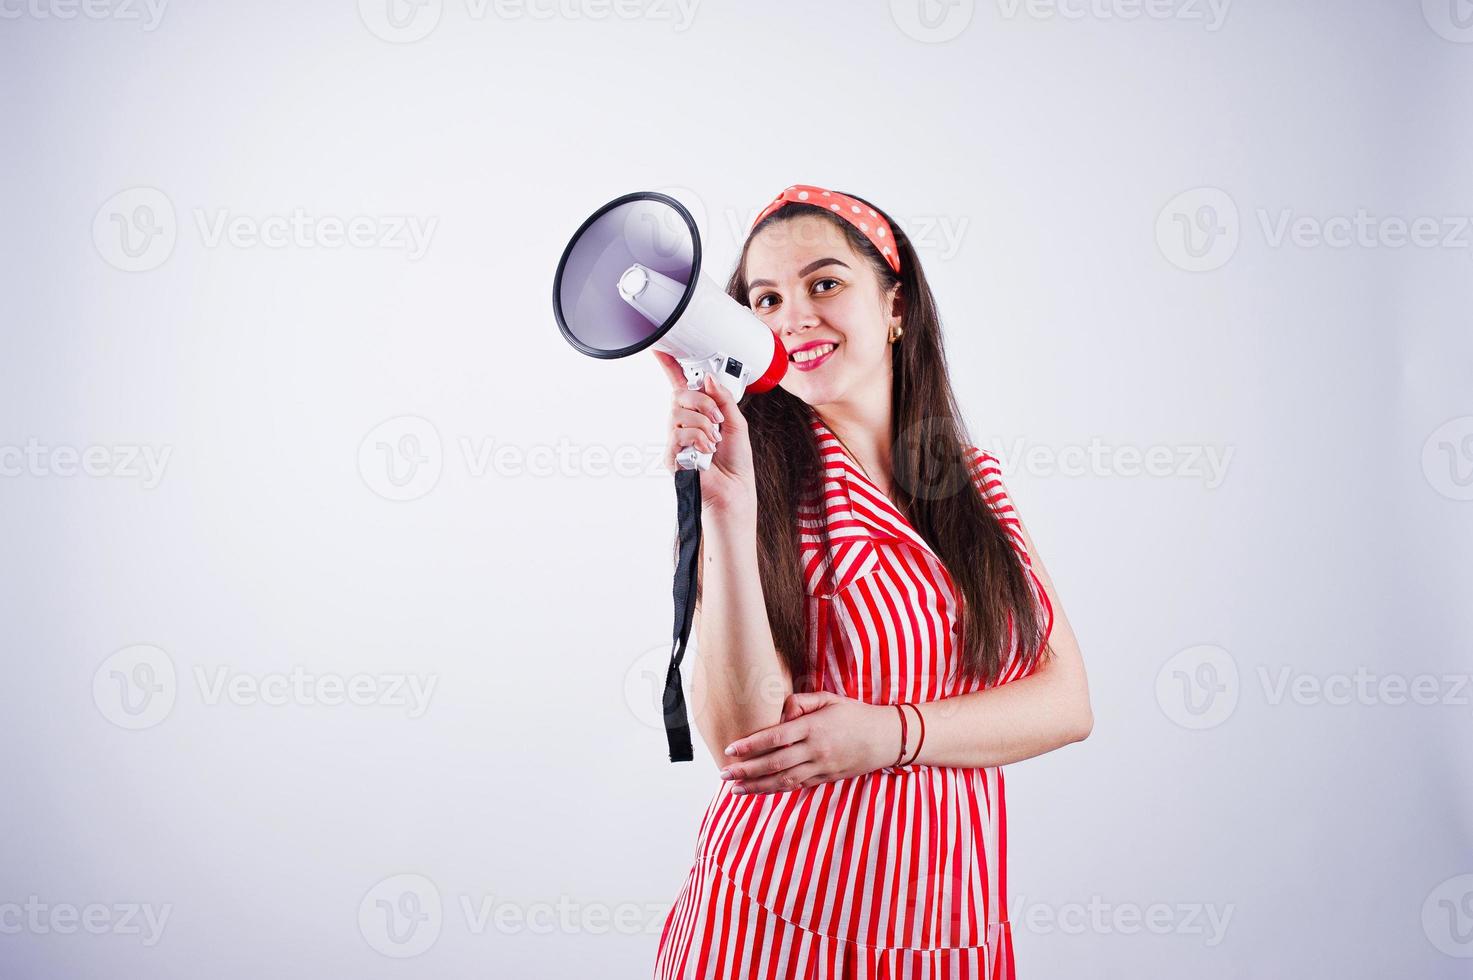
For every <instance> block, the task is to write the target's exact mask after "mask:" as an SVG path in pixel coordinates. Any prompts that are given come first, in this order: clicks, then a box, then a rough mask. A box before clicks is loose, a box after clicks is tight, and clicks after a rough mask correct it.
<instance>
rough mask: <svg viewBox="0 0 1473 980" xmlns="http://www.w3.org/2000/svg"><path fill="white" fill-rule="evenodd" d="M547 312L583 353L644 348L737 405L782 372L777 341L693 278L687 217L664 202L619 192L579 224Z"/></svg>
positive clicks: (689, 457)
mask: <svg viewBox="0 0 1473 980" xmlns="http://www.w3.org/2000/svg"><path fill="white" fill-rule="evenodd" d="M552 309H553V315H554V316H556V317H557V325H558V329H559V330H560V331H562V334H563V337H565V338H566V339H567V341H568V343H570V344H572V345H573V346H574V347H575V348H577V349H578V350H580V351H582V352H583V353H585V354H588V355H590V356H592V357H600V358H615V357H628V356H629V355H631V354H637V353H639V352H640V351H642V350H644V349H645V348H648V347H653V348H655V349H656V350H662V351H664V352H665V353H667V354H669V355H670V356H672V357H674V358H675V359H676V360H677V361H679V362H680V365H681V367H682V369H684V371H685V377H686V384H687V386H688V387H689V388H692V389H696V390H699V389H700V388H701V386H702V385H703V384H704V383H705V380H706V375H707V374H711V375H714V376H715V378H716V380H717V381H719V382H720V383H721V384H723V385H725V386H726V389H727V390H728V391H730V392H731V393H732V397H734V398H737V399H740V398H741V397H742V395H743V394H744V393H745V392H747V391H751V392H754V393H761V392H765V391H769V390H771V389H772V388H774V387H776V385H777V383H778V382H779V381H781V380H782V378H783V375H784V374H785V373H787V369H788V352H787V349H786V348H784V347H783V344H782V341H780V340H779V339H778V338H777V335H776V334H775V333H774V332H773V331H772V330H771V329H770V328H769V327H768V326H767V325H766V324H764V323H763V322H762V321H761V320H759V319H758V318H757V315H756V314H755V313H753V312H752V311H751V310H750V309H748V308H747V307H745V306H743V305H742V304H740V303H738V302H737V301H736V300H734V299H732V298H731V297H730V296H728V295H727V294H726V292H725V290H723V289H721V288H720V287H719V286H718V285H717V284H716V283H714V282H713V281H711V279H710V278H709V277H708V276H706V275H704V274H703V273H702V271H701V235H700V232H699V230H698V229H697V228H696V222H695V219H694V218H692V217H691V214H690V211H689V210H687V209H686V208H685V206H684V205H682V204H681V203H680V202H679V201H677V200H676V199H675V198H673V197H670V196H669V195H668V194H661V193H658V192H656V191H638V192H635V193H633V194H625V195H624V196H623V197H619V198H615V199H614V200H612V201H610V202H609V203H608V204H605V205H604V206H603V207H601V208H599V209H598V210H597V211H595V212H594V213H593V214H592V216H590V217H589V218H588V220H586V221H584V222H583V224H582V226H581V227H579V229H578V231H577V233H576V234H574V235H573V238H572V240H571V241H569V242H568V245H567V248H565V249H564V250H563V255H562V258H561V259H560V260H559V261H558V265H557V274H556V275H555V276H554V277H553V284H552ZM676 463H677V464H678V465H679V467H680V468H681V469H701V470H704V469H707V468H709V467H710V465H711V454H710V453H707V452H702V451H700V450H698V449H696V448H695V447H694V446H688V447H686V448H685V449H684V450H683V451H682V452H681V453H680V454H679V455H678V456H677V457H676Z"/></svg>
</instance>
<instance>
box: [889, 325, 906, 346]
mask: <svg viewBox="0 0 1473 980" xmlns="http://www.w3.org/2000/svg"><path fill="white" fill-rule="evenodd" d="M903 333H905V328H904V327H896V328H895V329H894V330H892V331H890V343H892V344H893V343H895V341H897V340H899V339H900V335H901V334H903Z"/></svg>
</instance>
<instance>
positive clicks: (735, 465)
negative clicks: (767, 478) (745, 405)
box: [653, 350, 757, 515]
mask: <svg viewBox="0 0 1473 980" xmlns="http://www.w3.org/2000/svg"><path fill="white" fill-rule="evenodd" d="M653 353H654V355H655V358H656V359H657V360H658V361H659V362H660V367H661V368H663V369H664V371H665V374H666V376H667V377H668V378H669V379H670V387H671V389H672V397H671V407H670V442H669V444H668V445H667V446H666V447H665V468H666V469H667V470H669V471H670V472H672V473H674V472H675V471H676V470H677V469H679V464H678V463H676V462H675V457H676V455H677V454H679V453H680V451H681V450H683V449H685V448H686V447H687V446H694V447H695V448H696V449H697V450H700V451H702V452H708V453H712V454H713V455H712V457H711V467H710V469H707V470H705V471H704V472H702V473H701V509H702V511H703V512H710V513H712V514H725V513H737V512H739V513H741V514H743V515H747V514H751V515H755V514H756V511H757V480H756V475H755V472H756V471H755V470H754V469H753V467H752V444H751V442H750V440H749V439H748V436H747V420H746V419H745V418H744V417H743V416H742V410H741V409H740V408H738V407H737V401H736V399H735V398H733V397H732V395H731V392H730V391H728V390H727V388H726V386H725V385H723V384H722V383H721V382H719V381H717V380H716V378H715V377H714V376H713V375H711V374H709V373H708V374H707V375H706V380H705V385H704V388H703V389H702V390H700V391H696V390H694V389H692V388H690V387H687V383H686V379H685V369H684V368H682V367H681V366H680V362H679V361H678V360H676V359H675V358H673V357H671V356H670V355H669V354H666V353H665V352H664V351H659V350H657V351H654V352H653ZM718 425H719V428H718ZM718 437H719V438H718Z"/></svg>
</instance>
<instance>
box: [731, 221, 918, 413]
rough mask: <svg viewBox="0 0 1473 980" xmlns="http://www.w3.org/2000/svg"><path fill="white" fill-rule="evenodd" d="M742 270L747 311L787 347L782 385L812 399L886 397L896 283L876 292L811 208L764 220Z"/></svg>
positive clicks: (870, 276)
mask: <svg viewBox="0 0 1473 980" xmlns="http://www.w3.org/2000/svg"><path fill="white" fill-rule="evenodd" d="M746 272H747V283H748V285H747V301H748V303H749V304H750V305H751V307H752V312H754V313H756V314H757V316H758V317H760V318H761V319H762V321H763V322H764V323H766V324H767V326H768V327H769V328H770V329H771V330H772V331H773V333H775V334H777V336H778V339H779V340H781V341H782V343H783V346H784V347H786V348H787V349H788V371H787V374H786V375H785V376H784V377H783V380H782V387H783V388H784V389H785V390H786V391H788V392H789V393H791V394H793V395H795V396H796V397H798V398H801V399H802V400H803V401H804V402H806V403H808V404H809V405H814V406H822V405H828V404H832V403H835V402H839V401H846V400H847V401H860V400H867V399H869V398H871V397H880V396H884V397H888V395H889V391H890V342H889V337H890V328H891V325H892V324H894V325H899V323H900V317H899V316H896V315H893V313H892V309H893V307H894V306H896V305H898V304H895V302H894V300H895V296H896V293H897V292H898V290H899V286H898V285H897V286H895V287H893V288H892V289H891V290H890V293H889V295H888V296H882V295H881V294H880V281H879V278H878V276H877V275H876V274H875V270H874V267H873V266H871V265H870V263H869V260H867V259H865V258H864V257H863V256H861V255H859V254H858V253H857V252H855V251H854V249H853V248H851V247H850V245H849V241H848V239H847V238H846V237H845V236H844V233H843V231H841V230H840V229H839V228H837V227H836V226H835V225H834V224H833V223H832V222H830V221H828V220H826V219H824V218H820V217H818V216H817V215H804V216H803V217H799V218H794V219H792V220H790V221H783V222H779V223H777V224H773V225H769V226H768V227H766V228H764V229H763V230H762V231H761V232H759V233H758V234H757V235H756V237H754V238H753V239H752V241H751V243H750V245H749V246H748V248H747V269H746ZM830 345H832V349H831V350H829V353H828V354H826V355H825V354H824V353H823V351H824V350H826V349H829V348H830ZM815 354H817V355H818V356H817V357H815V356H814V355H815ZM872 386H873V387H872Z"/></svg>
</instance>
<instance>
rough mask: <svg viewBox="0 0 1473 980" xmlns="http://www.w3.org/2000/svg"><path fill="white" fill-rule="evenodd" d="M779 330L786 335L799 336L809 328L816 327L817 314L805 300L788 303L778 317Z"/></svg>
mask: <svg viewBox="0 0 1473 980" xmlns="http://www.w3.org/2000/svg"><path fill="white" fill-rule="evenodd" d="M779 320H780V321H781V323H780V325H779V329H780V331H781V332H782V333H784V334H788V335H795V334H800V333H802V332H803V331H805V330H807V329H808V328H809V327H815V326H817V325H818V313H817V311H815V310H814V308H813V305H812V304H811V303H809V302H808V301H807V300H803V299H797V300H793V301H792V302H791V303H789V304H788V305H787V307H786V309H784V310H783V312H782V315H781V316H780V317H779Z"/></svg>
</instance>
